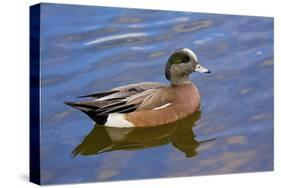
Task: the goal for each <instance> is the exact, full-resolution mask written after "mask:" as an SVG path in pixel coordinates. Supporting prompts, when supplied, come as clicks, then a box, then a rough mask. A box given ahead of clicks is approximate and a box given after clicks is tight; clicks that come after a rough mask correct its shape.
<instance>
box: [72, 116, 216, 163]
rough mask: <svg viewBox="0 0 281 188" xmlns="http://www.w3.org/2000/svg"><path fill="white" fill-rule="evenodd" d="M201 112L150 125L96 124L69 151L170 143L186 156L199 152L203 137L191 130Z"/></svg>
mask: <svg viewBox="0 0 281 188" xmlns="http://www.w3.org/2000/svg"><path fill="white" fill-rule="evenodd" d="M200 116H201V112H197V113H195V114H193V115H192V116H190V117H188V118H185V119H182V120H179V121H177V122H175V123H171V124H166V125H162V126H157V127H149V128H122V129H121V128H112V127H104V126H101V125H96V126H94V128H93V129H92V130H91V132H90V133H89V134H88V135H87V136H86V137H85V138H84V139H83V141H82V142H81V143H80V144H79V145H78V146H77V147H76V148H75V149H74V150H73V152H72V155H73V157H75V156H76V155H78V154H80V155H84V156H85V155H97V154H100V153H104V152H110V151H116V150H141V149H146V148H152V147H157V146H161V145H166V144H171V145H172V146H173V147H175V148H176V149H178V150H179V151H181V152H183V153H184V154H185V156H186V157H194V156H196V155H197V154H198V152H197V148H198V147H199V145H200V144H201V143H203V142H208V141H211V140H213V139H210V140H205V141H197V140H196V139H195V134H194V132H193V130H192V128H193V126H194V125H195V122H196V121H197V120H199V118H200Z"/></svg>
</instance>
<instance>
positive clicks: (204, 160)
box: [41, 4, 273, 184]
mask: <svg viewBox="0 0 281 188" xmlns="http://www.w3.org/2000/svg"><path fill="white" fill-rule="evenodd" d="M41 10H42V13H41V17H42V22H41V78H42V80H41V87H42V89H41V94H42V96H41V104H42V109H41V122H42V124H41V178H42V183H43V184H57V183H74V182H75V183H77V182H89V181H106V180H123V179H136V178H158V177H176V176H194V175H208V174H224V173H238V172H252V171H267V170H272V169H273V19H272V18H263V17H247V16H231V15H217V14H200V13H187V12H169V11H151V10H138V9H120V8H104V7H90V6H89V7H88V6H71V5H57V4H43V5H42V8H41ZM182 47H188V48H191V49H193V50H194V51H195V53H196V54H197V56H198V58H199V60H200V62H201V64H202V65H203V66H205V67H207V68H208V69H210V70H211V71H212V74H211V75H203V74H199V73H193V74H192V76H191V80H192V81H193V82H194V83H195V84H196V85H197V87H198V89H199V91H200V93H201V97H202V101H201V102H202V105H201V112H198V113H197V114H195V115H193V116H192V117H191V118H188V119H185V120H182V121H180V122H177V123H175V124H174V125H173V126H162V127H156V128H150V129H143V130H135V129H123V130H120V129H114V128H104V127H99V126H94V124H93V123H92V122H91V120H90V119H89V118H88V117H87V116H86V115H85V114H83V113H81V112H79V111H77V110H75V109H72V108H71V107H69V106H66V105H64V103H63V101H72V100H77V99H75V97H76V96H79V95H85V94H89V93H92V92H99V91H104V90H107V89H111V88H112V87H116V86H120V85H126V84H130V83H136V82H142V81H157V82H161V83H168V82H167V81H166V79H165V76H164V67H165V63H166V61H167V59H168V57H169V55H170V54H171V53H172V52H173V51H174V50H176V49H178V48H182Z"/></svg>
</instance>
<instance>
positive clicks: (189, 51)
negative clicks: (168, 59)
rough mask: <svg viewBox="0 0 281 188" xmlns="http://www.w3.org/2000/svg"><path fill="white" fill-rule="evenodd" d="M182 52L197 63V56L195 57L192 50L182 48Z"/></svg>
mask: <svg viewBox="0 0 281 188" xmlns="http://www.w3.org/2000/svg"><path fill="white" fill-rule="evenodd" d="M182 51H184V52H187V53H189V54H190V55H191V56H192V57H193V58H194V59H195V61H198V59H197V56H196V55H195V53H194V52H193V51H192V50H190V49H188V48H183V49H182Z"/></svg>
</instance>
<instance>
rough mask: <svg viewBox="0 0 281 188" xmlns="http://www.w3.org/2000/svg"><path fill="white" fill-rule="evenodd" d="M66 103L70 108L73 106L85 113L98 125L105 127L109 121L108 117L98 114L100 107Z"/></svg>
mask: <svg viewBox="0 0 281 188" xmlns="http://www.w3.org/2000/svg"><path fill="white" fill-rule="evenodd" d="M64 103H65V104H66V105H68V106H71V107H73V108H76V109H78V110H80V111H82V112H84V113H85V114H87V115H88V116H89V117H90V118H91V119H92V120H93V121H95V122H96V123H97V124H100V125H103V124H105V122H106V120H107V117H108V115H98V112H96V110H97V109H99V107H97V106H92V105H89V104H83V103H75V102H68V101H65V102H64Z"/></svg>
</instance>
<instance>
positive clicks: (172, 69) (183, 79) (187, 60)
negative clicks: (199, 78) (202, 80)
mask: <svg viewBox="0 0 281 188" xmlns="http://www.w3.org/2000/svg"><path fill="white" fill-rule="evenodd" d="M192 72H200V73H211V71H209V70H208V69H206V68H204V67H203V66H202V65H200V64H199V62H198V59H197V57H196V55H195V53H194V52H193V51H192V50H190V49H188V48H180V49H178V50H176V51H175V52H174V53H173V54H172V55H171V56H170V58H169V59H168V62H167V64H166V69H165V76H166V78H167V79H168V80H169V81H170V82H171V84H175V85H180V84H185V83H188V82H189V81H188V75H189V74H191V73H192Z"/></svg>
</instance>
